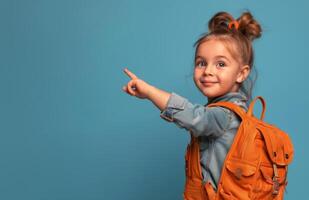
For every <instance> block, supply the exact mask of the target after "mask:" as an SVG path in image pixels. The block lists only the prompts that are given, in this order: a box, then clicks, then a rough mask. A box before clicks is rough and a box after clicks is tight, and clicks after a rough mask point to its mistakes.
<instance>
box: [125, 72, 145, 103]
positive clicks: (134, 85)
mask: <svg viewBox="0 0 309 200" xmlns="http://www.w3.org/2000/svg"><path fill="white" fill-rule="evenodd" d="M124 72H125V73H126V74H127V75H128V76H129V77H130V78H131V80H130V81H129V82H128V83H127V85H125V86H123V87H122V90H123V91H125V92H126V93H128V94H129V95H131V96H136V97H138V98H140V99H145V98H148V92H149V90H150V89H151V85H149V84H148V83H146V82H145V81H143V80H141V79H139V78H138V77H137V76H136V75H135V74H133V73H132V72H131V71H129V70H128V69H127V68H125V69H124Z"/></svg>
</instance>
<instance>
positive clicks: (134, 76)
mask: <svg viewBox="0 0 309 200" xmlns="http://www.w3.org/2000/svg"><path fill="white" fill-rule="evenodd" d="M124 72H125V73H126V74H127V75H128V76H129V77H130V78H131V79H137V76H136V75H135V74H133V73H132V72H131V71H130V70H128V68H125V69H124Z"/></svg>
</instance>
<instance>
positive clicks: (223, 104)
mask: <svg viewBox="0 0 309 200" xmlns="http://www.w3.org/2000/svg"><path fill="white" fill-rule="evenodd" d="M214 106H221V107H225V108H228V109H230V110H232V111H234V112H235V113H236V114H237V115H238V116H239V117H241V119H242V120H243V119H245V117H246V115H247V114H246V112H245V110H244V109H242V108H241V107H239V106H238V105H236V104H234V103H232V102H227V101H221V102H216V103H211V104H209V105H207V107H214Z"/></svg>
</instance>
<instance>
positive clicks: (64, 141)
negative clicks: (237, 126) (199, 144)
mask: <svg viewBox="0 0 309 200" xmlns="http://www.w3.org/2000/svg"><path fill="white" fill-rule="evenodd" d="M307 8H308V3H305V1H300V0H298V1H297V0H295V1H293V3H292V1H285V2H283V1H279V0H274V1H266V0H261V1H244V0H235V1H228V0H225V1H223V0H217V1H211V0H203V1H202V0H196V1H186V0H181V1H167V0H156V1H143V0H114V1H107V0H105V1H95V0H89V1H86V0H85V1H81V0H71V1H68V0H66V1H64V0H61V1H60V0H58V1H56V0H50V1H46V0H45V1H44V0H41V1H34V0H25V1H22V0H20V1H16V0H7V1H3V0H2V1H0V27H1V31H0V57H1V58H0V91H1V94H0V95H1V98H0V124H1V125H0V199H5V200H20V199H23V200H68V199H72V200H94V199H129V200H130V199H132V200H135V199H148V200H151V199H162V200H164V199H166V200H170V199H181V194H182V191H183V186H184V180H185V179H184V160H183V159H184V153H185V147H186V145H187V143H188V142H189V135H188V133H187V132H186V131H185V130H183V129H179V128H178V127H176V126H175V125H174V124H170V123H167V122H166V121H164V120H163V119H161V118H160V117H159V110H158V109H157V108H156V107H154V106H153V105H152V103H151V102H150V101H146V100H140V99H137V98H134V97H131V96H129V95H127V94H126V93H124V92H123V91H122V90H121V88H122V86H123V85H124V84H126V83H127V82H128V80H129V79H128V77H127V76H126V75H125V74H124V73H123V71H122V69H123V68H124V67H129V69H131V70H132V71H133V72H135V73H136V74H137V75H138V76H140V78H142V79H144V80H145V81H147V82H149V83H150V84H152V85H155V86H157V87H159V88H161V89H164V90H166V91H169V92H172V91H174V92H177V93H178V94H180V95H182V96H185V97H187V98H188V99H189V100H191V101H192V102H194V103H202V104H204V103H206V98H205V97H203V96H202V95H201V94H200V93H199V92H198V90H197V89H196V88H195V86H194V83H193V81H192V70H193V69H192V63H193V52H194V49H193V43H194V41H195V40H196V39H197V38H198V37H199V36H200V34H201V33H203V32H205V31H206V30H207V29H206V28H207V26H206V25H207V22H208V20H209V19H210V17H211V16H212V15H213V14H214V13H216V12H218V11H221V10H224V11H228V12H231V13H232V14H233V15H234V16H235V17H238V16H239V15H240V14H241V12H242V11H244V10H245V9H249V10H250V11H251V12H252V14H253V15H254V16H255V17H256V19H257V20H258V21H259V22H260V23H261V25H262V28H263V29H264V32H263V36H262V38H261V39H259V40H257V41H256V42H255V44H254V46H255V52H256V62H255V66H256V67H257V70H258V73H259V74H258V75H259V79H258V81H257V83H256V87H255V91H254V92H255V93H254V96H256V95H262V96H263V97H264V98H265V99H266V102H267V111H266V121H269V122H271V123H274V124H276V125H278V126H279V127H280V128H281V129H283V130H285V131H286V132H288V133H289V134H290V136H291V138H292V139H293V142H294V145H295V153H296V155H295V159H294V162H293V164H292V165H291V166H290V168H289V169H290V171H289V184H288V188H287V190H288V193H287V195H286V197H287V198H286V199H304V198H305V195H306V194H307V186H308V184H307V182H306V180H308V179H309V176H308V174H309V173H308V171H307V170H306V169H308V167H307V166H306V165H308V164H309V156H306V155H305V153H306V152H308V144H307V145H306V143H308V140H309V134H308V133H307V132H308V131H307V129H306V128H305V127H306V123H308V122H307V121H308V118H307V116H308V114H307V113H308V112H309V106H308V102H309V95H308V86H307V80H308V77H307V75H308V73H309V68H308V63H307V59H308V50H307V46H308V44H309V43H308V42H309V41H308V37H307V35H308V31H309V28H308V25H307V24H308V20H307V19H308V17H309V14H308V12H307ZM256 107H257V108H256V112H257V113H258V112H259V107H258V106H256Z"/></svg>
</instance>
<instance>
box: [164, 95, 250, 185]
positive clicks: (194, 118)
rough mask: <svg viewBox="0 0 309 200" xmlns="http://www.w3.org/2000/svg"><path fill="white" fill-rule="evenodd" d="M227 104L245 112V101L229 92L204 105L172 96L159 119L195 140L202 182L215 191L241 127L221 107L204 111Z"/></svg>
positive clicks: (230, 113)
mask: <svg viewBox="0 0 309 200" xmlns="http://www.w3.org/2000/svg"><path fill="white" fill-rule="evenodd" d="M220 101H229V102H233V103H235V104H237V105H239V106H240V107H242V108H243V109H245V111H247V110H248V105H247V98H246V95H245V94H244V93H243V92H242V91H238V92H230V93H227V94H225V95H222V96H219V97H215V98H213V99H211V100H210V101H209V102H208V103H207V104H206V105H200V104H192V103H190V102H189V101H188V100H187V99H186V98H184V97H182V96H180V95H178V94H176V93H174V92H172V93H171V96H170V98H169V99H168V102H167V106H166V108H165V109H164V110H162V111H161V114H160V117H162V118H163V119H165V120H166V121H168V122H174V123H175V124H176V125H177V126H178V127H180V128H185V129H186V130H188V131H189V132H190V133H191V134H192V135H193V136H194V137H197V138H198V141H199V147H200V165H201V169H202V175H203V182H204V183H206V182H208V181H209V182H210V183H211V184H212V186H213V187H214V188H215V189H217V186H218V182H219V178H220V175H221V169H222V166H223V163H224V159H225V157H226V154H227V153H228V151H229V149H230V147H231V144H232V142H233V139H234V136H235V134H236V132H237V130H238V127H239V124H240V118H239V117H238V116H237V115H236V114H235V113H234V112H232V111H230V110H229V109H227V108H224V107H219V106H217V107H206V106H207V105H208V104H210V103H215V102H220Z"/></svg>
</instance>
